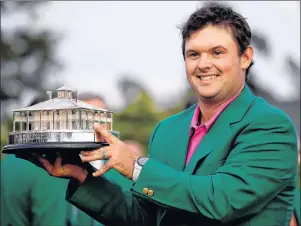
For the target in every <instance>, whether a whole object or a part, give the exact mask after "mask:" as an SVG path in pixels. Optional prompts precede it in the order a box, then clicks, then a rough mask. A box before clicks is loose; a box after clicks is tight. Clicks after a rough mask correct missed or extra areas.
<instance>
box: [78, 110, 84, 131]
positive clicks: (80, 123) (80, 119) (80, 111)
mask: <svg viewBox="0 0 301 226" xmlns="http://www.w3.org/2000/svg"><path fill="white" fill-rule="evenodd" d="M79 129H83V125H82V110H79Z"/></svg>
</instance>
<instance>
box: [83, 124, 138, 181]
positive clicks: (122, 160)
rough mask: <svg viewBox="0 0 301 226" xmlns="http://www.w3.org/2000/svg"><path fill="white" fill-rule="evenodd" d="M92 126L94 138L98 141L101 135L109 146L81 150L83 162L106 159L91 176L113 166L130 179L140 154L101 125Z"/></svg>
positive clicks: (97, 174)
mask: <svg viewBox="0 0 301 226" xmlns="http://www.w3.org/2000/svg"><path fill="white" fill-rule="evenodd" d="M93 127H94V131H95V135H96V140H97V141H98V142H100V141H101V137H103V138H104V139H105V140H106V141H107V142H108V143H109V146H106V147H102V148H99V149H97V150H93V151H82V152H81V155H82V156H81V159H82V161H83V162H90V161H94V160H108V161H107V163H106V164H105V165H104V166H103V167H101V168H100V169H99V170H98V171H96V172H94V173H93V176H95V177H97V176H100V175H102V174H104V173H105V172H107V171H108V170H109V169H111V168H114V169H116V170H117V171H119V172H120V173H121V174H123V175H124V176H125V177H127V178H129V179H132V177H133V170H134V165H135V160H136V159H137V158H139V157H140V156H139V155H138V154H137V153H135V152H134V151H132V150H131V149H130V148H129V147H128V146H127V145H126V144H125V143H124V142H122V141H121V140H119V139H118V138H117V137H116V136H114V135H113V134H111V133H110V132H109V131H107V130H106V129H105V128H104V127H103V126H102V125H100V124H98V123H94V124H93Z"/></svg>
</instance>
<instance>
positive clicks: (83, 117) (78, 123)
mask: <svg viewBox="0 0 301 226" xmlns="http://www.w3.org/2000/svg"><path fill="white" fill-rule="evenodd" d="M47 94H48V96H49V100H47V101H44V102H41V103H38V104H35V105H32V106H30V107H26V108H20V109H16V110H13V131H12V132H10V133H9V135H8V144H7V145H5V146H4V147H3V150H2V152H3V153H6V154H16V155H26V154H27V153H31V152H32V153H33V152H34V153H37V152H41V153H42V154H44V155H45V154H48V155H49V154H51V153H61V154H66V153H67V154H69V155H70V154H72V153H74V154H76V155H78V153H79V152H80V151H82V150H94V149H97V148H100V147H102V146H106V145H108V144H107V143H106V142H105V141H104V140H102V141H100V142H96V137H95V133H94V130H93V123H94V122H98V123H102V124H104V126H105V128H106V129H107V130H109V131H110V132H111V133H112V134H113V135H115V136H117V137H119V132H118V131H114V130H113V112H112V111H109V110H107V109H103V108H97V107H94V106H92V105H90V104H87V103H85V102H83V101H80V100H78V98H77V92H76V91H73V90H72V89H70V88H68V87H66V86H65V85H64V86H63V87H61V88H59V89H57V92H56V96H55V97H54V98H53V97H52V92H51V91H47Z"/></svg>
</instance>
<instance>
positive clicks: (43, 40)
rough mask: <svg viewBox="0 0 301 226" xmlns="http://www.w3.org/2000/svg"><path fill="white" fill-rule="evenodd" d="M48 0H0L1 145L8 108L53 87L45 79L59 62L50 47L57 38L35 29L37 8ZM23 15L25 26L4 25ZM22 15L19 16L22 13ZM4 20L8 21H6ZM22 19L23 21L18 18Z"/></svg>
mask: <svg viewBox="0 0 301 226" xmlns="http://www.w3.org/2000/svg"><path fill="white" fill-rule="evenodd" d="M45 4H48V2H38V1H1V2H0V7H1V50H0V51H1V89H0V101H1V149H2V147H3V145H4V144H5V143H6V142H7V135H8V134H7V133H8V132H9V131H11V129H12V123H11V119H10V118H9V117H10V116H11V110H12V107H13V106H18V105H20V102H21V101H22V100H24V96H25V95H28V93H34V94H36V95H39V94H42V93H44V92H45V90H53V89H54V88H55V87H57V84H55V83H54V82H49V79H51V76H53V74H54V72H55V70H58V69H61V68H62V67H61V64H60V63H59V62H58V60H57V59H56V58H55V54H54V50H55V46H56V44H57V42H58V40H59V38H58V37H57V35H56V34H55V33H54V32H53V31H49V30H46V29H36V28H35V27H34V22H35V21H36V20H37V11H36V10H38V8H39V7H40V6H42V5H43V6H44V5H45ZM21 15H22V16H24V15H25V16H26V18H28V26H27V27H24V26H23V27H21V26H15V25H12V26H9V27H8V26H7V24H11V21H12V19H11V18H13V17H14V16H21ZM22 18H23V17H22ZM5 21H7V22H8V23H6V22H5ZM22 22H24V21H22Z"/></svg>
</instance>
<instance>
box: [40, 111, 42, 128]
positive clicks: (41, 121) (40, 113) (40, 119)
mask: <svg viewBox="0 0 301 226" xmlns="http://www.w3.org/2000/svg"><path fill="white" fill-rule="evenodd" d="M40 130H42V111H40Z"/></svg>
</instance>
